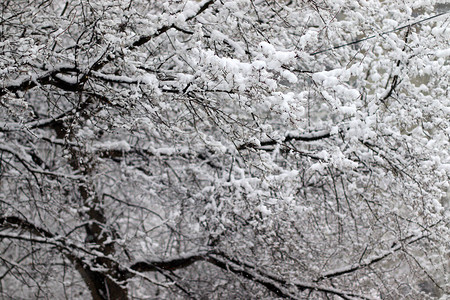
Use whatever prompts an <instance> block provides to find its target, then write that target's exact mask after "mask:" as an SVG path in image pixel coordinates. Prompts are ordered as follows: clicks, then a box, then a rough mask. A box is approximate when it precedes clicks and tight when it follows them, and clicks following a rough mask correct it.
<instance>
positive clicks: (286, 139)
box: [238, 130, 331, 150]
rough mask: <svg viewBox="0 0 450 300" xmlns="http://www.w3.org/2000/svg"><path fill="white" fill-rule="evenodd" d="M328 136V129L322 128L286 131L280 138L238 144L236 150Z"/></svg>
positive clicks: (315, 139)
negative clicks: (302, 132) (308, 131)
mask: <svg viewBox="0 0 450 300" xmlns="http://www.w3.org/2000/svg"><path fill="white" fill-rule="evenodd" d="M330 137H331V133H330V131H329V130H322V131H317V132H310V133H304V134H295V133H288V134H287V135H286V136H285V137H284V138H283V139H281V140H275V139H270V140H266V141H261V142H260V143H259V145H257V144H256V143H245V144H243V145H241V146H239V147H238V150H244V149H255V150H267V149H266V148H264V147H267V146H275V145H278V144H283V143H288V142H292V141H300V142H313V141H319V140H322V139H327V138H330Z"/></svg>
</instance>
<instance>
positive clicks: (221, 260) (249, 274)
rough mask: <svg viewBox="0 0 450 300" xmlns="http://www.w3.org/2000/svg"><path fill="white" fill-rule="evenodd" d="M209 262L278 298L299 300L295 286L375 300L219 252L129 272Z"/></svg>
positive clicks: (142, 265) (146, 265) (149, 263)
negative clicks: (296, 279) (287, 276)
mask: <svg viewBox="0 0 450 300" xmlns="http://www.w3.org/2000/svg"><path fill="white" fill-rule="evenodd" d="M200 261H204V262H208V263H210V264H212V265H214V266H216V267H219V268H220V269H222V270H224V271H227V272H231V273H234V274H236V275H239V276H243V277H245V278H247V279H248V280H251V281H254V282H256V283H259V284H261V285H262V286H264V287H265V288H267V289H268V290H269V291H271V292H272V293H274V294H275V295H277V296H278V297H282V298H286V299H297V297H296V296H295V295H293V294H292V292H291V291H290V288H291V287H292V286H295V287H296V288H297V289H299V290H300V291H304V290H310V291H317V292H322V293H325V294H333V295H338V296H339V297H341V298H343V299H354V298H359V299H364V300H371V299H373V298H371V297H367V296H364V295H359V294H356V293H353V292H349V291H343V290H339V289H336V288H330V287H325V286H320V285H317V284H314V283H302V282H289V281H287V280H285V279H282V278H280V277H279V276H276V275H274V274H269V273H265V272H263V271H261V270H259V269H257V267H255V266H252V265H250V264H248V263H245V262H241V261H238V260H236V259H230V258H229V257H228V256H226V255H222V254H220V253H215V254H213V253H195V254H190V255H186V256H181V257H176V258H172V259H168V260H157V261H141V262H137V263H135V264H133V265H132V266H131V267H130V269H132V270H134V271H136V272H155V271H162V270H170V271H175V270H179V269H183V268H186V267H188V266H190V265H192V264H194V263H196V262H200Z"/></svg>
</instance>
